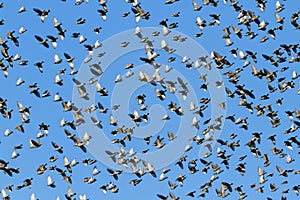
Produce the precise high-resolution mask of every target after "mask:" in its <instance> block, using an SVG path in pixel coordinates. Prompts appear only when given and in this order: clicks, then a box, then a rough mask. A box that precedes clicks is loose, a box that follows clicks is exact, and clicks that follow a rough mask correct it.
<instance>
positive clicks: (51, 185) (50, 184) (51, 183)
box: [47, 175, 56, 188]
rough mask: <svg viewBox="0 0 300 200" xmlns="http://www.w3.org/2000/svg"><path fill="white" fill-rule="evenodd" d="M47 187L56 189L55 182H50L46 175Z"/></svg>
mask: <svg viewBox="0 0 300 200" xmlns="http://www.w3.org/2000/svg"><path fill="white" fill-rule="evenodd" d="M47 186H49V187H52V188H55V187H56V185H55V182H53V181H52V179H51V177H50V175H48V177H47Z"/></svg>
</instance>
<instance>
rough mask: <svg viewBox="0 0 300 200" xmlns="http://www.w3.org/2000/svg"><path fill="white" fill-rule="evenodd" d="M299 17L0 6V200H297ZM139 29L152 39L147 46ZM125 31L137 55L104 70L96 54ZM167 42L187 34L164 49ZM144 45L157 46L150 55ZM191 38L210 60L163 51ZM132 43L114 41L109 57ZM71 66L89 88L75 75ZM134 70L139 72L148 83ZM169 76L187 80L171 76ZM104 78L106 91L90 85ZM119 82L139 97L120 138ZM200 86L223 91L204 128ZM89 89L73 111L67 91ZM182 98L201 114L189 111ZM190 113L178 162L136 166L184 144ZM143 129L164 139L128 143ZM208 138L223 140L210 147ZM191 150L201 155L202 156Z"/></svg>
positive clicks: (198, 8)
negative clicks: (96, 147) (215, 76)
mask: <svg viewBox="0 0 300 200" xmlns="http://www.w3.org/2000/svg"><path fill="white" fill-rule="evenodd" d="M43 3H44V4H43ZM296 6H298V7H296ZM162 11H163V12H162ZM299 14H300V4H299V3H297V2H292V1H291V0H289V1H287V0H286V1H284V0H277V1H271V0H269V1H266V0H252V1H245V0H240V1H236V0H222V1H219V0H191V1H190V0H189V1H183V0H166V1H155V2H154V1H153V2H150V1H149V2H146V1H143V2H142V1H138V0H125V1H118V2H114V1H108V0H98V1H96V0H95V1H93V0H90V1H89V0H55V1H54V0H53V1H51V3H49V2H46V1H44V2H42V1H41V2H40V3H38V2H37V3H32V2H31V3H30V2H25V1H24V2H23V1H22V0H20V1H16V2H13V1H4V2H2V3H0V30H1V31H0V48H1V55H0V66H1V71H2V72H3V75H2V76H0V82H1V85H2V86H1V90H0V112H1V114H2V117H1V119H0V131H1V132H2V134H1V135H0V149H1V151H0V190H1V196H2V199H3V200H9V199H30V200H37V199H56V200H59V199H67V200H75V199H79V200H86V199H90V200H91V199H140V198H144V199H161V200H166V199H172V200H178V199H193V198H200V199H223V198H224V199H255V198H257V199H266V200H272V199H282V200H285V199H298V198H299V192H300V183H299V181H298V180H299V178H300V167H299V164H300V160H299V158H298V157H299V155H300V150H299V148H300V139H299V136H298V134H299V133H300V131H299V128H300V98H299V95H300V87H299V86H300V84H299V83H300V70H299V62H300V46H299V39H297V38H299V33H300V19H299ZM148 26H156V27H158V29H157V30H158V31H154V32H152V33H151V35H146V34H145V32H143V27H148ZM182 27H184V28H182ZM127 29H132V32H131V33H132V36H133V37H135V38H136V40H137V41H138V42H139V43H140V44H141V45H142V46H143V51H141V52H139V51H136V52H135V55H134V56H131V55H130V56H128V57H127V55H126V56H123V57H121V55H120V58H119V60H120V61H119V62H117V61H116V63H113V64H112V65H115V66H112V67H109V68H108V69H107V70H104V68H106V66H103V64H102V63H101V59H104V58H106V57H105V56H107V55H106V54H107V53H106V52H105V51H103V49H102V48H103V44H102V42H103V41H104V40H105V37H109V36H111V35H112V34H113V33H118V32H121V31H124V30H127ZM175 31H181V32H182V33H183V34H185V35H189V36H183V34H182V35H173V36H172V37H171V39H170V40H168V39H166V38H167V37H168V36H170V35H172V34H173V33H174V32H175ZM103 35H104V36H103ZM153 38H154V39H155V38H160V39H159V41H158V43H159V47H155V46H154V40H152V39H153ZM122 39H123V38H122ZM192 39H193V40H195V41H197V42H198V43H199V44H203V46H205V47H206V50H207V51H208V54H207V55H199V57H198V58H197V59H192V58H191V57H190V55H189V52H186V55H184V56H181V57H180V56H178V55H176V51H177V49H176V48H173V46H174V45H173V44H175V43H176V44H177V43H178V44H180V45H184V44H185V43H186V42H187V41H189V40H192ZM155 40H157V39H155ZM131 45H132V44H131V41H127V40H126V38H124V41H123V42H121V43H119V44H117V47H113V48H120V49H130V48H131ZM111 48H112V47H111ZM189 51H190V52H192V51H193V49H189ZM95 58H97V59H100V62H95V61H94V59H95ZM81 64H83V67H86V68H87V70H88V80H87V81H84V80H82V79H80V78H79V77H77V75H78V74H79V73H80V66H81ZM139 65H147V66H148V67H150V68H151V69H152V72H151V74H150V73H149V72H148V71H145V70H143V68H138V67H137V66H139ZM112 68H113V69H112ZM136 68H138V71H137V70H135V69H136ZM198 69H204V70H206V71H207V72H209V71H211V70H213V69H216V70H218V72H219V73H220V76H221V77H222V79H220V80H214V82H209V81H208V80H209V78H210V77H209V76H208V74H207V73H202V74H201V75H200V76H198V74H197V73H196V70H198ZM175 70H177V71H180V73H181V74H182V75H184V76H185V78H181V77H179V76H177V77H176V78H175V79H171V78H168V77H169V74H171V73H172V72H173V71H175ZM195 75H196V76H195ZM104 76H108V77H109V79H105V81H99V78H101V77H104ZM129 79H137V80H138V81H139V82H142V83H143V84H145V85H146V87H147V89H145V90H137V91H135V92H134V93H133V94H132V95H133V97H132V98H131V101H130V103H128V113H127V116H126V117H127V118H128V120H129V121H130V122H131V123H130V124H131V126H128V125H124V124H122V123H121V121H122V120H121V119H119V118H118V117H119V116H118V115H117V114H114V113H116V112H117V111H118V110H119V109H121V106H120V105H118V104H114V105H111V104H110V103H111V101H110V98H111V97H112V93H113V89H114V86H118V85H120V84H126V80H129ZM73 86H74V88H75V89H74V91H73V90H72V87H73ZM210 87H214V88H216V89H217V91H220V92H222V91H224V94H225V95H226V101H221V102H218V103H217V107H218V108H220V109H221V110H223V111H224V112H225V111H226V115H219V116H217V117H211V112H212V108H211V107H212V103H213V101H214V99H212V95H211V94H210ZM90 88H92V89H93V90H94V91H96V94H95V100H96V101H95V102H93V103H92V104H91V105H88V106H86V107H80V106H79V105H76V103H74V102H73V101H72V91H73V92H74V93H76V94H77V95H78V97H79V98H80V99H81V100H82V101H83V102H88V101H89V100H90V99H91V98H92V97H91V96H92V94H90V92H89V91H90ZM70 91H71V92H70ZM192 92H195V93H196V94H197V97H198V98H199V101H198V102H193V101H191V96H190V95H191V93H192ZM175 95H178V97H179V98H181V100H182V101H183V102H188V105H189V106H188V107H184V106H183V105H181V104H180V101H178V100H177V99H176V98H175ZM92 99H93V98H92ZM151 103H153V104H154V103H159V104H161V105H163V106H164V107H165V108H166V113H164V115H162V116H158V115H152V114H151V110H150V108H151ZM126 109H127V108H126ZM187 113H191V114H192V116H193V117H192V119H191V120H190V121H189V124H188V126H190V127H192V128H193V130H194V131H195V134H194V135H193V136H192V137H190V138H189V144H188V145H186V146H185V148H184V149H182V155H181V156H180V157H178V158H176V161H175V162H173V163H169V165H168V166H165V167H163V169H156V168H155V166H153V165H152V164H151V162H148V161H147V160H143V159H141V158H139V156H138V155H141V154H145V155H146V154H148V153H151V152H155V151H160V150H161V151H162V150H163V149H165V148H166V147H167V146H168V145H172V144H174V143H173V142H175V141H176V140H178V139H179V137H180V134H187V133H185V132H180V133H176V129H177V128H178V127H177V126H178V124H179V122H180V120H181V119H182V118H184V117H185V116H186V115H187ZM154 118H158V119H159V120H160V121H163V122H164V125H165V127H164V129H162V130H161V131H160V132H159V133H157V132H156V130H152V133H147V134H149V135H146V136H145V137H143V138H136V137H135V132H137V131H138V129H139V128H141V127H144V126H147V125H149V124H151V123H153V121H155V120H154ZM87 121H89V122H91V123H92V124H93V126H94V127H96V129H97V130H99V131H100V130H103V131H104V134H105V135H106V136H107V138H108V139H109V141H110V143H111V144H113V145H114V146H116V147H117V148H118V151H112V150H111V149H105V151H103V156H105V157H107V158H108V159H109V160H110V161H111V162H112V163H114V164H115V165H114V166H119V168H115V167H111V166H106V165H104V164H102V163H101V162H100V161H99V160H97V159H96V158H95V157H93V155H92V154H91V153H90V152H89V147H90V146H91V145H93V144H94V143H96V142H97V141H94V140H93V139H95V137H94V135H97V134H100V132H99V133H98V132H97V131H96V132H93V133H90V132H88V130H85V131H84V133H83V134H82V136H80V135H78V134H77V130H78V128H79V127H81V126H83V124H85V123H87ZM216 131H222V134H221V136H220V137H217V136H215V135H214V133H215V132H216ZM156 134H157V135H156ZM201 145H204V148H205V149H206V150H207V151H206V153H205V154H204V155H203V156H201V157H199V155H198V151H197V150H199V148H200V146H201ZM168 153H169V154H170V155H171V154H172V152H168ZM161 159H164V158H163V157H162V158H161ZM124 169H126V170H124ZM128 172H131V173H128Z"/></svg>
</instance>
